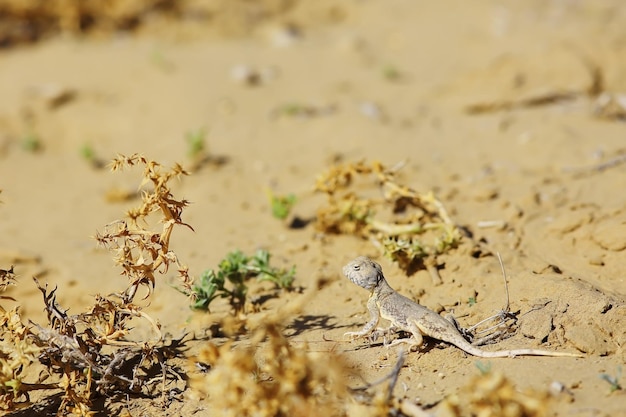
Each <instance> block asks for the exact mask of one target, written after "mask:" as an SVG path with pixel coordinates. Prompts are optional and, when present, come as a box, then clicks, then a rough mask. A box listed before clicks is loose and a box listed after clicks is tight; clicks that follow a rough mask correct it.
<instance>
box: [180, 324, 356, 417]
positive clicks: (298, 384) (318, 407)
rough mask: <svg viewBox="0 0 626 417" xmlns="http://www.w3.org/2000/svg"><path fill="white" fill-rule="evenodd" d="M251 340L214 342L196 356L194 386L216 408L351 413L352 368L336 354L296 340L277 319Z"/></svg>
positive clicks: (235, 412) (249, 412)
mask: <svg viewBox="0 0 626 417" xmlns="http://www.w3.org/2000/svg"><path fill="white" fill-rule="evenodd" d="M248 342H249V344H248ZM248 342H246V344H245V345H238V346H233V344H232V342H228V343H225V344H223V345H221V346H219V347H218V346H216V345H214V344H213V343H208V344H207V345H206V346H205V347H204V349H202V351H201V352H200V354H199V355H198V356H197V357H196V358H194V360H193V362H192V363H193V365H194V367H196V371H195V372H193V373H191V374H190V386H191V388H192V389H193V390H194V391H195V393H196V394H197V395H199V396H201V397H206V398H207V400H208V404H209V406H210V409H211V410H212V412H214V413H216V415H223V416H259V417H262V416H329V415H334V416H341V415H345V407H346V404H347V402H349V401H350V399H349V396H348V391H347V387H346V384H345V382H344V375H345V372H346V371H345V368H344V367H343V366H342V365H341V362H340V361H339V360H338V359H337V358H335V357H334V355H332V354H331V353H329V352H324V353H315V352H308V351H307V350H306V346H300V347H296V346H294V345H292V344H290V343H289V342H288V341H287V339H285V337H284V336H283V335H282V334H281V332H280V329H279V326H278V325H277V324H275V323H271V322H270V323H265V324H263V325H261V326H259V328H257V329H256V330H255V331H254V332H253V334H252V336H251V338H250V340H249V341H248ZM198 369H200V370H201V371H200V372H198Z"/></svg>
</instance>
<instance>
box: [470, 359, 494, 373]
mask: <svg viewBox="0 0 626 417" xmlns="http://www.w3.org/2000/svg"><path fill="white" fill-rule="evenodd" d="M474 365H475V366H476V368H478V370H479V371H480V374H481V375H487V374H488V373H489V372H491V362H481V361H476V362H474Z"/></svg>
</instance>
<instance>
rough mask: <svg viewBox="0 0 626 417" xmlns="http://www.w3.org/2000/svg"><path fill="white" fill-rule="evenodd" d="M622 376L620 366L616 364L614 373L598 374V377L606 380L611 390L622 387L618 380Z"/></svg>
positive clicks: (617, 389)
mask: <svg viewBox="0 0 626 417" xmlns="http://www.w3.org/2000/svg"><path fill="white" fill-rule="evenodd" d="M621 378H622V367H621V366H618V367H617V371H616V372H615V375H609V374H600V379H602V380H604V381H606V382H607V383H608V384H609V385H610V386H611V388H610V390H611V392H615V391H620V390H622V389H623V387H622V385H621V384H620V382H619V380H620V379H621Z"/></svg>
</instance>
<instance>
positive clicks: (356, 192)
mask: <svg viewBox="0 0 626 417" xmlns="http://www.w3.org/2000/svg"><path fill="white" fill-rule="evenodd" d="M398 170H399V167H398V168H391V169H388V168H386V167H385V166H383V165H382V164H381V163H379V162H373V163H371V164H367V163H365V162H357V163H349V164H343V165H336V166H333V167H332V168H330V170H329V171H328V172H326V173H324V174H323V175H321V176H320V177H319V178H318V179H317V182H316V185H315V191H317V192H322V193H324V194H326V196H327V204H326V205H325V206H323V207H321V208H320V209H318V211H317V219H316V227H317V229H318V230H321V231H323V232H326V233H340V234H352V235H356V236H359V237H363V238H367V239H370V240H372V241H374V242H375V243H376V244H377V245H378V246H379V247H381V248H382V249H383V251H384V253H385V255H387V256H388V257H390V258H391V259H392V260H394V261H395V262H397V263H398V264H399V265H400V267H402V268H403V269H405V270H407V271H414V270H415V269H418V268H420V267H422V266H423V265H424V264H425V266H426V267H429V268H431V273H433V274H436V271H435V268H434V265H435V264H436V261H435V259H436V256H437V255H439V254H442V253H445V252H447V251H448V250H449V249H451V248H454V247H456V246H457V245H458V243H459V242H460V239H461V233H460V231H459V229H458V228H457V227H456V225H455V224H454V223H453V222H452V220H451V219H450V216H449V215H448V212H447V211H446V209H445V207H444V206H443V204H442V203H441V202H440V201H439V200H437V199H436V198H435V196H434V195H433V193H432V192H428V193H419V192H417V191H415V190H412V189H411V188H409V187H406V186H404V185H401V184H400V183H399V182H398V180H397V178H396V176H397V175H396V174H397V172H398Z"/></svg>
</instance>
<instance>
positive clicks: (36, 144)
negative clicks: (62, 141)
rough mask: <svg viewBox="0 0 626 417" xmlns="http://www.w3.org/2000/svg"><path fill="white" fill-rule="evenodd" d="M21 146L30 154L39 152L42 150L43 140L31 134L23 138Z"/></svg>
mask: <svg viewBox="0 0 626 417" xmlns="http://www.w3.org/2000/svg"><path fill="white" fill-rule="evenodd" d="M20 144H21V146H22V149H24V150H25V151H27V152H30V153H35V152H39V151H40V150H41V148H42V146H41V139H40V138H39V136H38V135H37V134H36V133H34V132H30V133H28V134H26V135H25V136H24V137H23V138H22V140H21V142H20Z"/></svg>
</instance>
